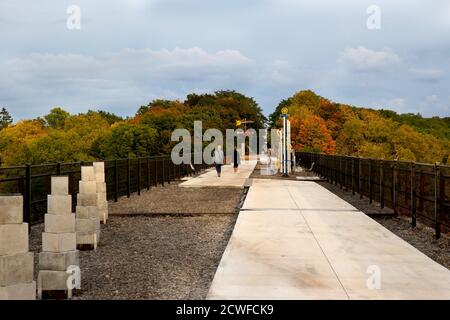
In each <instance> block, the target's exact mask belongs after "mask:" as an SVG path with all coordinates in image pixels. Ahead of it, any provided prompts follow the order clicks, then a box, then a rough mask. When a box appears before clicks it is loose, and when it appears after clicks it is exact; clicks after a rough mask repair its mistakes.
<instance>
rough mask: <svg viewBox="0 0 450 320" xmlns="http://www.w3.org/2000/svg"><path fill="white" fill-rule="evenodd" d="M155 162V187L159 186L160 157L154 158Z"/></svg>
mask: <svg viewBox="0 0 450 320" xmlns="http://www.w3.org/2000/svg"><path fill="white" fill-rule="evenodd" d="M153 163H154V164H155V174H154V176H155V187H157V186H158V159H156V158H155V159H154V160H153Z"/></svg>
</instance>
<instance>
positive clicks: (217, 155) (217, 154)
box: [214, 145, 224, 177]
mask: <svg viewBox="0 0 450 320" xmlns="http://www.w3.org/2000/svg"><path fill="white" fill-rule="evenodd" d="M223 163H224V155H223V150H222V146H221V145H218V146H217V148H216V150H214V164H215V165H216V171H217V176H218V177H220V174H221V172H222V166H223Z"/></svg>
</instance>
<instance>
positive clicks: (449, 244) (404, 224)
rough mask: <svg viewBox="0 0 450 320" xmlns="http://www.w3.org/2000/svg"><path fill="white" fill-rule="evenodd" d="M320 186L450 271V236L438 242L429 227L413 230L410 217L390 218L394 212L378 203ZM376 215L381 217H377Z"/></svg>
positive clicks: (328, 186)
mask: <svg viewBox="0 0 450 320" xmlns="http://www.w3.org/2000/svg"><path fill="white" fill-rule="evenodd" d="M319 184H320V185H322V186H323V187H325V188H327V189H328V190H330V191H331V192H333V193H334V194H336V195H337V196H339V197H341V198H342V199H344V200H345V201H347V202H348V203H350V204H352V205H353V206H354V207H356V208H358V209H359V210H361V211H362V212H364V213H366V214H370V215H371V217H372V219H374V220H375V221H377V222H378V223H380V224H381V225H383V226H384V227H385V228H386V229H388V230H390V231H391V232H393V233H395V234H396V235H397V236H399V237H400V238H402V239H403V240H405V241H406V242H408V243H410V244H411V245H412V246H414V247H415V248H416V249H418V250H420V251H421V252H422V253H424V254H426V255H427V256H428V257H430V258H431V259H433V260H434V261H436V262H438V263H440V264H441V265H443V266H444V267H446V268H447V269H450V236H449V235H445V234H444V235H442V237H441V239H439V240H436V239H435V236H434V230H433V229H432V228H430V227H428V226H425V225H423V224H421V223H419V222H417V227H416V228H414V229H413V228H412V227H411V221H410V219H409V218H408V217H403V216H394V215H392V216H388V215H386V214H390V213H393V212H392V210H391V209H388V208H384V209H381V208H380V207H379V204H378V203H376V202H373V203H372V204H370V203H369V200H368V199H367V198H365V197H364V198H363V199H359V195H358V194H356V195H354V196H353V195H352V193H351V191H344V190H341V189H340V188H339V187H337V186H335V185H332V184H330V183H327V182H320V183H319ZM376 214H380V215H379V216H376Z"/></svg>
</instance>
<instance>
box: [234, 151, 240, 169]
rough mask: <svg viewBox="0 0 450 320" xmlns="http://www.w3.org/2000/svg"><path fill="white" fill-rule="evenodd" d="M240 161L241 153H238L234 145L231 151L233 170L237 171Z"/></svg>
mask: <svg viewBox="0 0 450 320" xmlns="http://www.w3.org/2000/svg"><path fill="white" fill-rule="evenodd" d="M240 163H241V155H240V154H239V151H238V150H237V148H236V147H234V151H233V169H234V172H235V173H236V172H238V167H239V164H240Z"/></svg>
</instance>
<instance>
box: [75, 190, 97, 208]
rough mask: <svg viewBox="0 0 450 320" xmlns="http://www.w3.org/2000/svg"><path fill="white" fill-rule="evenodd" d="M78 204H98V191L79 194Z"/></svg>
mask: <svg viewBox="0 0 450 320" xmlns="http://www.w3.org/2000/svg"><path fill="white" fill-rule="evenodd" d="M77 205H79V206H96V205H97V194H96V193H79V194H78V195H77Z"/></svg>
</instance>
